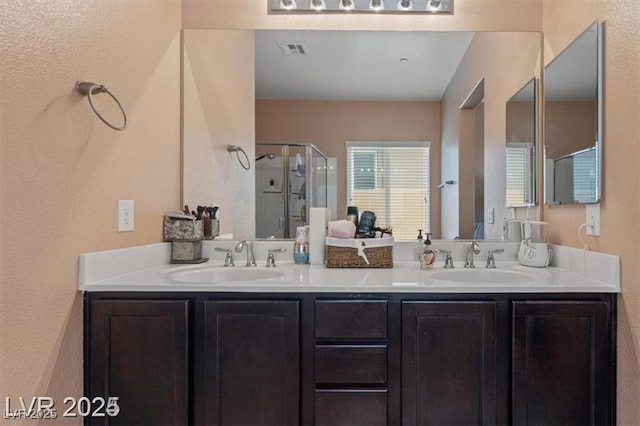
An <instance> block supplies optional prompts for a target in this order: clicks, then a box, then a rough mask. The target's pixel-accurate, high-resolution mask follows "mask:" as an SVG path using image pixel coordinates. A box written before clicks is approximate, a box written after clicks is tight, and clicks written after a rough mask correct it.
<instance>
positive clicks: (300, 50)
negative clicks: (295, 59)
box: [278, 42, 308, 56]
mask: <svg viewBox="0 0 640 426" xmlns="http://www.w3.org/2000/svg"><path fill="white" fill-rule="evenodd" d="M278 47H279V48H280V50H281V51H282V54H283V55H287V56H289V55H306V54H308V50H307V47H306V46H305V45H304V44H302V43H295V42H279V43H278Z"/></svg>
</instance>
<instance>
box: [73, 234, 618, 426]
mask: <svg viewBox="0 0 640 426" xmlns="http://www.w3.org/2000/svg"><path fill="white" fill-rule="evenodd" d="M283 244H287V243H286V242H282V241H279V242H278V241H257V242H256V244H255V254H256V260H257V263H258V266H256V267H245V266H244V261H243V260H244V259H243V258H241V257H238V258H236V262H235V263H236V266H235V267H233V268H231V267H224V266H223V263H224V255H222V256H221V253H219V252H217V251H215V250H214V248H215V247H218V248H232V247H233V246H234V245H235V242H232V241H228V242H225V241H215V242H205V245H204V251H205V254H207V255H210V256H209V257H210V258H211V259H212V260H210V261H209V262H207V263H205V264H201V265H193V266H183V265H180V266H178V265H170V264H169V263H168V259H169V258H170V253H169V251H170V250H169V248H168V246H169V245H168V244H154V245H150V246H145V247H134V248H127V249H121V250H113V251H109V252H101V253H91V254H87V255H83V256H81V258H80V271H79V277H80V290H82V291H83V292H84V300H85V388H86V390H85V394H86V395H87V396H90V397H97V396H102V397H105V398H106V397H109V396H116V397H118V398H119V405H120V413H119V414H118V417H117V418H112V419H109V420H110V421H111V422H112V423H114V424H118V423H123V424H125V423H126V424H176V425H177V424H180V425H184V424H195V425H204V424H207V425H209V424H213V425H272V424H273V425H275V424H277V425H297V424H304V425H314V424H315V425H399V424H403V425H411V424H424V425H446V424H465V425H466V424H468V425H472V424H473V425H475V424H545V425H552V424H562V425H569V424H580V425H582V424H615V359H616V357H615V318H616V294H617V293H618V292H619V291H620V287H619V259H618V258H617V257H616V256H609V255H602V254H597V253H591V252H585V251H582V250H575V249H569V248H566V247H554V259H555V262H556V263H554V265H555V266H553V267H549V268H527V267H523V266H520V265H519V264H517V262H515V259H516V252H517V244H515V243H504V242H484V243H481V244H480V245H481V248H482V249H483V251H482V252H481V254H480V255H479V256H476V259H475V266H476V267H475V268H474V269H466V268H464V267H463V263H464V262H462V261H461V260H462V259H464V250H465V248H466V245H467V243H464V242H446V243H445V242H441V243H440V246H441V247H440V248H443V249H450V250H452V252H453V260H454V262H453V265H454V268H453V269H445V268H444V262H443V261H442V259H439V262H437V263H436V266H435V268H434V269H433V270H428V271H422V270H420V269H419V268H418V265H417V262H413V261H411V259H412V253H413V249H414V244H410V243H407V244H403V243H402V242H396V244H395V245H394V260H395V263H394V267H393V268H390V269H329V268H326V267H324V266H323V265H295V264H293V262H291V261H290V257H291V253H290V250H288V251H287V252H284V253H277V255H276V258H275V263H276V265H277V266H275V267H265V260H266V258H267V256H266V255H267V253H268V250H269V249H277V248H280V247H279V245H283ZM445 245H446V247H444V246H445ZM436 246H437V245H436ZM495 248H504V249H505V251H504V253H501V254H497V255H496V266H497V267H496V268H495V269H491V268H485V260H486V259H485V258H484V257H485V256H484V255H483V253H487V252H488V250H492V249H495ZM104 422H105V419H104V418H102V419H96V418H94V419H91V420H90V422H89V423H90V424H98V423H100V424H103V423H104Z"/></svg>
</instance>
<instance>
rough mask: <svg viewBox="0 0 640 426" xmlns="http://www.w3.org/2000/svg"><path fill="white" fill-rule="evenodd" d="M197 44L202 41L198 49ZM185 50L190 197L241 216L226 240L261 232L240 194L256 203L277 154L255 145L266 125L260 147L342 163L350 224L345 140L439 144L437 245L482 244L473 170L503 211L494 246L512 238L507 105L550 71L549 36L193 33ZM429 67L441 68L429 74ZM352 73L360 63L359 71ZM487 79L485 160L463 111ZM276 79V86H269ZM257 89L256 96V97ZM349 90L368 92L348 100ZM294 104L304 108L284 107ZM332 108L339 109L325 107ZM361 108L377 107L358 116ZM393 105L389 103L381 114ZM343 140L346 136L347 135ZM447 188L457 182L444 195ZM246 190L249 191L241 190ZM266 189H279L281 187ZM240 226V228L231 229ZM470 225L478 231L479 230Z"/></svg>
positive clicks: (434, 213)
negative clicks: (308, 147)
mask: <svg viewBox="0 0 640 426" xmlns="http://www.w3.org/2000/svg"><path fill="white" fill-rule="evenodd" d="M312 37H313V38H312ZM349 37H351V38H352V39H351V41H350V43H351V45H350V46H351V47H349V46H347V44H348V41H347V38H349ZM196 39H197V40H196ZM390 40H391V41H390ZM393 40H395V42H393ZM425 40H431V41H430V42H427V41H425ZM191 41H197V43H194V44H193V45H189V44H188V43H189V42H191ZM183 42H184V48H183V54H184V72H183V199H184V201H185V204H194V203H198V202H199V201H190V200H211V199H213V200H214V202H215V203H220V204H223V203H224V206H222V205H221V211H222V214H223V215H224V214H228V215H229V217H224V216H222V217H221V232H222V233H227V232H233V233H234V236H237V235H240V234H241V233H240V232H238V231H237V229H238V228H237V226H235V224H236V223H238V222H240V221H242V223H244V224H246V223H255V221H256V215H259V214H261V213H260V212H259V211H257V209H255V208H254V207H253V206H247V205H245V204H246V203H245V202H246V197H245V196H244V195H243V196H240V197H239V196H233V195H232V194H235V193H242V194H249V193H251V194H255V188H256V187H255V186H254V185H255V178H256V175H255V172H256V167H255V159H257V158H258V157H260V156H262V155H266V154H269V152H260V149H256V148H255V146H253V145H251V148H253V151H251V149H249V147H250V146H249V145H247V143H248V141H249V139H250V137H249V135H250V134H251V132H252V131H253V130H254V128H252V125H255V138H254V140H253V142H254V143H256V144H259V145H262V144H283V143H285V144H286V143H292V142H293V143H311V144H314V145H315V146H317V148H318V149H319V150H320V151H321V152H323V153H324V154H325V155H326V157H328V158H329V160H332V159H335V164H336V168H337V169H336V176H337V181H336V182H335V186H336V188H337V196H336V198H337V209H336V210H337V215H338V217H341V218H342V217H344V215H345V214H346V205H347V195H346V192H347V191H346V186H347V184H346V170H347V167H346V149H345V145H344V144H345V141H347V140H356V141H357V140H360V141H417V142H419V141H428V142H431V144H432V145H431V146H432V153H431V155H432V162H431V166H432V168H431V171H430V182H431V184H430V195H429V197H430V206H431V208H430V218H431V228H432V229H431V231H432V232H433V233H434V237H435V238H444V239H453V238H462V239H464V238H472V237H473V235H469V236H466V235H467V234H465V233H464V232H463V231H462V228H463V225H462V222H463V221H465V220H466V219H465V218H466V216H465V215H464V214H461V212H463V213H464V212H465V209H467V208H468V201H467V199H476V198H478V197H477V196H476V195H477V192H478V191H477V188H476V187H475V186H474V183H473V182H470V181H469V180H468V179H467V176H466V173H467V172H468V170H474V169H475V168H477V167H478V164H479V165H480V166H479V167H480V168H482V165H483V164H484V170H482V171H481V172H482V173H481V174H484V183H483V186H484V192H483V193H482V194H481V196H482V198H483V200H484V201H480V202H479V203H476V204H478V205H479V206H480V210H484V211H485V212H486V211H487V210H489V209H491V210H492V214H491V216H487V217H486V218H485V219H486V220H485V234H484V235H485V238H487V239H499V238H500V236H501V224H500V220H495V219H494V220H491V219H490V217H495V218H501V217H504V216H506V214H507V212H506V207H505V204H506V202H505V190H504V188H505V164H504V163H505V161H504V149H505V145H504V139H503V136H502V135H503V132H504V129H505V113H504V109H505V103H506V102H507V100H508V99H509V98H510V97H511V96H512V95H513V94H514V93H516V92H517V91H518V90H519V88H521V87H522V85H523V84H524V83H525V82H526V81H527V80H528V79H529V78H530V76H531V75H538V76H539V75H541V73H542V70H541V66H540V62H539V57H540V34H539V33H536V32H520V33H518V32H478V33H472V32H402V31H329V30H324V31H311V30H309V31H291V30H255V31H254V30H184V37H183ZM236 42H237V43H236ZM316 42H318V43H320V42H323V45H322V46H321V45H320V44H317V43H316ZM427 43H429V44H427ZM263 44H265V45H266V46H267V47H269V48H270V51H269V52H268V55H270V56H267V60H266V61H262V59H261V58H262V55H267V53H266V52H263V51H262V45H263ZM380 46H382V47H380ZM374 48H378V50H377V56H374V57H371V58H366V57H365V56H364V52H365V51H369V50H374ZM354 49H355V50H354ZM220 52H222V53H220ZM303 52H304V53H306V54H307V55H306V56H305V55H303V54H302V53H303ZM325 53H333V54H334V55H337V56H334V57H333V59H324V60H322V61H320V63H316V65H315V66H314V67H311V68H309V67H308V65H305V62H306V61H310V60H312V59H313V58H318V57H320V56H321V55H324V54H325ZM203 58H208V59H203ZM423 62H424V63H426V64H427V65H434V64H435V65H437V66H439V67H440V68H438V69H437V70H436V71H434V70H433V69H424V68H421V67H422V65H421V64H422V63H423ZM260 63H262V64H263V66H260V65H259V64H260ZM285 65H286V66H287V67H288V68H286V69H285V67H284V66H285ZM383 65H384V66H383ZM346 66H353V68H352V71H349V69H347V68H345V67H346ZM354 70H355V71H354ZM254 72H255V75H253V73H254ZM485 78H486V81H487V84H488V86H489V88H488V90H487V92H486V96H485V98H484V102H483V105H484V107H485V115H484V117H485V118H484V119H483V121H484V122H485V123H484V124H485V125H484V136H485V137H484V139H485V142H484V149H483V150H482V151H481V153H480V154H475V153H474V152H473V151H469V150H467V149H466V148H465V147H461V146H460V144H459V141H460V139H461V137H462V136H463V135H462V133H463V132H466V133H465V135H464V136H465V137H466V136H467V133H469V134H471V135H473V130H466V129H463V128H462V127H461V125H460V115H461V114H463V113H464V112H465V111H462V112H461V110H460V106H461V105H462V103H463V102H464V100H465V98H466V97H467V96H468V94H469V93H470V92H471V91H472V90H473V89H474V86H475V85H476V84H477V82H478V81H479V80H481V79H485ZM265 81H272V83H271V84H267V85H266V86H265V85H264V84H263V82H265ZM434 85H435V87H436V88H435V90H433V91H432V92H430V93H428V90H429V88H430V87H433V86H434ZM212 86H215V90H212V89H211V87H212ZM249 90H251V91H253V94H252V98H249V97H248V94H247V93H245V92H247V91H249ZM302 90H304V91H306V92H310V93H311V94H308V93H305V94H302V92H301V91H302ZM347 92H349V93H354V92H355V93H356V95H353V96H351V95H350V97H349V98H346V97H345V96H346V95H345V94H346V93H347ZM288 101H296V102H299V103H298V104H295V105H293V106H292V105H284V104H285V103H287V102H288ZM322 102H329V103H332V102H333V104H331V105H330V106H329V108H328V109H327V108H325V109H322V108H321V106H319V105H318V104H319V103H322ZM350 102H353V103H358V104H359V105H358V106H362V105H363V104H366V105H365V106H369V107H371V106H374V104H375V106H376V108H372V109H369V110H367V111H365V110H364V109H351V106H352V105H351V104H349V103H350ZM383 102H388V104H387V105H384V106H380V105H379V104H380V103H383ZM412 103H413V104H415V105H412ZM292 104H293V102H292ZM347 104H349V105H348V106H346V105H347ZM423 104H428V105H423ZM416 105H417V107H416ZM328 110H330V111H328ZM303 112H304V113H305V114H306V115H305V116H302V113H303ZM239 117H242V121H241V120H240V118H239ZM242 123H245V124H244V125H243V124H242ZM220 129H223V130H220ZM310 131H313V132H314V134H312V135H310V134H309V132H310ZM337 131H341V132H342V134H340V135H339V136H338V137H335V135H336V133H337ZM329 137H331V138H332V139H331V141H330V142H327V140H328V139H329ZM194 141H195V142H197V143H195V142H194ZM230 143H232V144H237V145H242V144H245V145H243V147H244V148H245V150H246V151H247V153H248V155H249V157H250V159H251V160H252V161H251V162H252V169H251V170H250V171H244V170H242V169H241V168H240V167H239V166H238V164H237V161H235V158H231V157H229V155H228V153H227V152H226V149H225V147H226V144H230ZM478 156H479V158H476V157H478ZM270 161H272V162H273V161H277V160H276V159H271V160H270V159H269V157H264V158H263V159H261V160H260V161H259V163H260V165H261V166H262V165H263V163H264V164H266V163H268V162H270ZM198 162H199V163H203V164H200V165H198ZM211 176H213V179H212V178H211ZM212 182H213V183H212ZM221 182H224V186H220V183H221ZM442 182H452V183H451V184H447V185H444V186H442V187H438V185H440V184H441V183H442ZM240 184H243V185H244V186H242V187H241V189H237V190H236V189H234V188H230V186H234V187H240ZM264 184H265V185H266V186H267V187H269V185H270V179H267V180H266V181H265V182H264ZM277 184H278V181H277V180H274V185H275V186H276V187H277ZM248 185H252V186H251V188H249V187H248ZM205 190H206V191H205ZM234 191H235V192H234ZM202 194H204V195H202ZM208 194H213V195H208ZM209 202H211V201H209ZM243 203H245V204H243ZM254 205H255V204H254ZM483 206H484V208H483ZM534 217H535V215H534ZM232 221H233V222H234V223H233V224H232V225H233V226H232V228H233V229H231V230H230V231H227V230H226V229H223V228H224V227H225V226H227V225H228V224H230V223H231V222H232ZM445 221H446V222H447V223H446V224H445ZM450 225H451V226H450ZM229 226H231V225H229ZM464 226H467V224H465V225H464ZM468 227H469V228H470V229H471V230H473V229H474V223H470V224H468ZM445 228H446V230H445ZM416 231H417V229H416ZM243 232H244V233H243V234H241V235H244V236H245V238H248V237H249V235H253V236H255V229H254V230H246V229H245V230H243ZM250 232H253V234H251V233H250ZM416 235H417V232H416Z"/></svg>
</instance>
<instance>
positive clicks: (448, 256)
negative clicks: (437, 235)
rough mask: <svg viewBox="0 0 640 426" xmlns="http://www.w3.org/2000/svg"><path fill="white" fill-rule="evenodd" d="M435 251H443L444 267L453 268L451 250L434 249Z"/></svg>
mask: <svg viewBox="0 0 640 426" xmlns="http://www.w3.org/2000/svg"><path fill="white" fill-rule="evenodd" d="M435 251H436V253H444V254H445V257H444V268H445V269H453V257H451V250H443V249H435Z"/></svg>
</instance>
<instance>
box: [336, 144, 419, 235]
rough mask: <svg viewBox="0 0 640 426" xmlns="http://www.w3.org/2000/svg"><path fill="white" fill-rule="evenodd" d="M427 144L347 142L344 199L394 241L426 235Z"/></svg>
mask: <svg viewBox="0 0 640 426" xmlns="http://www.w3.org/2000/svg"><path fill="white" fill-rule="evenodd" d="M429 149H430V143H429V142H347V197H348V200H349V205H353V206H357V207H358V210H359V211H360V212H363V211H365V210H370V211H372V212H374V213H375V214H376V225H377V226H382V227H386V226H393V235H394V237H395V238H396V239H415V238H416V235H418V232H417V231H418V229H422V230H423V231H424V232H430V193H429V187H430V181H429V175H430V158H429Z"/></svg>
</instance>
